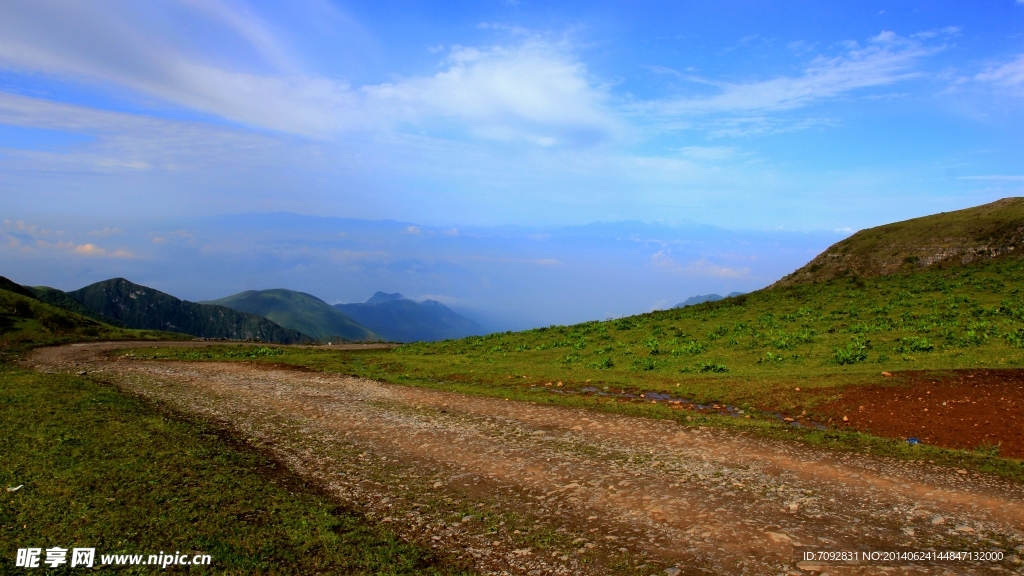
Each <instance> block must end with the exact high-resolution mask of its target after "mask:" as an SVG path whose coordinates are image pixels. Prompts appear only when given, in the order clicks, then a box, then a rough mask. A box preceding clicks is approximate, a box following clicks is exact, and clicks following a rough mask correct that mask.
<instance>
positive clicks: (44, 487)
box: [0, 365, 463, 574]
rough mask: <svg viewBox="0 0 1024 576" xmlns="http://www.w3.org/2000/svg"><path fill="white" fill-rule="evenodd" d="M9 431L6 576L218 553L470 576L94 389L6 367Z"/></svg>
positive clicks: (267, 563)
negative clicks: (50, 554) (36, 550)
mask: <svg viewBox="0 0 1024 576" xmlns="http://www.w3.org/2000/svg"><path fill="white" fill-rule="evenodd" d="M0 422H3V423H4V428H5V430H4V434H3V435H2V436H0V454H3V459H2V463H0V486H4V487H5V488H6V487H11V488H13V487H17V486H22V488H20V489H18V490H17V491H13V492H10V491H6V490H5V491H3V492H0V494H3V496H0V498H3V500H4V502H3V506H2V508H0V572H5V573H6V572H11V571H14V559H15V549H16V548H19V547H41V548H44V549H45V548H49V547H54V546H60V547H63V548H72V547H95V548H96V549H97V550H96V554H97V561H98V560H99V558H100V554H146V555H148V554H157V553H159V552H161V551H163V552H168V553H174V552H175V551H181V552H185V553H190V554H191V553H195V554H198V553H203V554H209V555H211V556H212V560H213V562H212V565H211V566H210V568H209V572H211V573H218V574H252V573H265V574H313V573H325V572H326V573H336V574H413V573H415V574H458V573H463V570H461V569H459V568H456V567H452V566H447V565H445V564H444V563H443V562H442V561H440V560H439V559H438V558H436V557H434V556H433V555H431V553H430V552H428V551H426V550H425V549H422V548H419V547H417V546H414V545H410V544H406V543H403V542H402V541H400V540H398V539H397V538H395V537H394V536H393V535H391V534H390V533H388V532H386V531H384V530H382V529H379V528H377V527H374V526H373V525H372V524H371V523H369V522H367V521H365V520H364V519H363V518H362V517H361V516H359V515H358V514H356V513H354V512H352V511H350V510H346V509H343V508H339V507H338V506H337V505H336V504H335V503H334V502H332V501H331V500H330V499H329V498H327V497H325V496H323V495H321V494H319V493H318V492H317V491H316V490H315V489H313V488H311V487H310V486H307V485H305V484H303V483H302V481H301V480H299V479H298V478H296V477H295V476H293V475H292V474H290V473H289V472H288V471H286V470H284V469H282V468H281V467H280V466H279V465H277V464H274V463H273V462H271V461H270V460H268V459H267V458H264V457H263V456H261V455H259V454H257V453H254V452H253V451H251V450H246V449H242V448H240V447H238V446H236V445H234V444H233V443H232V442H231V441H230V440H228V439H225V438H223V437H221V436H220V435H219V434H218V432H217V431H216V430H215V429H212V428H209V427H207V426H206V425H204V424H201V423H197V422H190V421H185V420H181V419H178V418H176V417H174V416H172V415H168V414H166V413H164V412H162V411H161V410H160V409H159V408H158V407H153V406H149V405H146V404H143V403H142V402H140V401H139V400H137V399H134V398H131V397H128V396H126V395H124V394H122V393H120V392H117V391H115V390H113V389H111V388H109V387H105V386H102V385H98V384H96V383H94V382H92V381H90V380H87V379H84V378H78V377H73V376H59V375H47V374H39V373H35V372H30V371H25V370H21V369H18V368H15V367H11V366H10V365H0ZM64 568H65V569H67V568H68V567H67V565H65V566H64ZM193 569H194V568H193ZM152 571H153V568H151V567H136V568H133V569H126V571H125V572H124V573H143V572H145V573H151V572H152ZM61 573H63V572H61Z"/></svg>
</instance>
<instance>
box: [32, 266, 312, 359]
mask: <svg viewBox="0 0 1024 576" xmlns="http://www.w3.org/2000/svg"><path fill="white" fill-rule="evenodd" d="M33 291H34V292H37V293H39V294H45V295H46V298H47V299H48V300H47V301H48V303H52V304H54V305H57V306H60V307H61V308H65V309H68V310H72V311H76V310H75V309H76V308H77V307H76V306H75V305H74V304H71V303H68V302H67V300H66V299H65V298H64V297H62V296H61V294H64V295H66V296H67V297H70V298H71V299H73V300H75V301H77V302H78V303H79V304H80V305H81V306H84V307H85V308H86V309H87V310H88V311H90V312H92V313H93V314H91V316H92V317H94V318H95V317H96V316H95V315H96V314H98V315H100V316H101V317H105V318H110V319H113V320H115V321H117V322H120V323H121V324H122V325H124V326H127V327H128V328H136V329H145V330H166V331H168V332H181V333H184V334H191V335H192V336H198V337H203V338H230V339H233V340H261V341H264V342H276V343H281V344H293V343H300V342H309V341H310V338H309V337H308V336H306V335H305V334H302V333H300V332H297V331H295V330H288V329H287V328H282V327H281V326H279V325H278V324H275V323H274V322H272V321H270V320H267V319H266V318H263V317H262V316H257V315H255V314H246V313H243V312H237V311H235V310H232V309H231V308H226V307H224V306H211V305H209V304H196V303H194V302H189V301H187V300H180V299H178V298H175V297H174V296H171V295H170V294H165V293H163V292H160V291H159V290H154V289H152V288H147V287H145V286H140V285H138V284H134V283H132V282H129V281H128V280H125V279H124V278H113V279H110V280H104V281H103V282H96V283H95V284H90V285H88V286H86V287H85V288H81V289H78V290H75V291H74V292H66V293H64V292H61V291H60V290H57V289H56V288H47V287H39V288H33Z"/></svg>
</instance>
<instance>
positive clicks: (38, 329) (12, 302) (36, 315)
mask: <svg viewBox="0 0 1024 576" xmlns="http://www.w3.org/2000/svg"><path fill="white" fill-rule="evenodd" d="M4 281H6V282H4ZM8 283H9V284H8ZM0 284H2V286H3V287H0V350H5V349H9V348H11V347H15V348H17V347H19V346H23V345H26V344H27V345H38V344H54V343H60V342H70V341H81V340H100V339H102V340H115V339H116V340H120V339H137V338H156V339H168V338H170V339H173V338H174V337H175V336H176V335H174V334H167V333H164V332H140V331H138V330H124V329H121V328H117V327H114V326H110V325H108V324H104V323H102V322H98V321H96V320H94V319H92V318H89V317H86V316H83V315H81V314H76V313H74V312H70V311H68V310H64V309H62V308H59V307H57V306H52V305H50V304H47V303H45V302H41V301H40V300H39V299H37V298H36V297H35V296H32V295H31V294H32V293H31V291H29V290H28V289H26V288H25V287H23V286H19V285H17V284H14V283H13V282H10V281H9V280H7V279H6V278H2V280H0ZM12 285H13V286H12ZM5 288H12V289H13V290H9V289H5ZM18 288H21V290H18Z"/></svg>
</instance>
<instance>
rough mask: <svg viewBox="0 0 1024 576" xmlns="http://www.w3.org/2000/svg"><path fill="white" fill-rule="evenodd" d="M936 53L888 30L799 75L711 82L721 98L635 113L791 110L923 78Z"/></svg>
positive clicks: (659, 104)
mask: <svg viewBox="0 0 1024 576" xmlns="http://www.w3.org/2000/svg"><path fill="white" fill-rule="evenodd" d="M934 52H935V49H934V48H928V47H925V46H924V45H923V44H921V43H920V42H917V41H915V40H909V39H906V38H902V37H900V36H898V35H896V34H894V33H893V32H888V31H886V32H882V33H880V34H879V35H877V36H875V37H873V38H871V39H870V40H869V42H868V44H867V45H866V46H860V45H859V44H856V43H854V44H853V45H851V46H850V47H849V49H848V50H847V51H846V53H844V54H842V55H839V56H834V57H825V56H819V57H817V58H815V59H814V60H812V61H811V62H810V64H809V65H808V66H807V67H806V68H805V69H804V71H803V73H802V74H800V75H798V76H780V77H777V78H773V79H770V80H761V81H755V82H748V83H728V82H711V81H706V83H710V84H714V85H716V86H717V87H718V88H719V93H718V94H716V95H713V96H707V97H693V98H678V99H673V100H659V101H655V102H650V103H641V104H638V105H637V106H636V108H637V110H638V111H641V112H644V113H649V114H653V115H655V116H686V115H694V114H710V113H739V114H748V113H758V112H761V113H763V112H779V111H785V110H792V109H795V108H801V107H805V106H810V105H812V104H816V103H819V102H821V101H824V100H827V99H832V98H836V97H840V96H844V95H846V94H848V93H850V92H854V91H856V90H861V89H864V88H871V87H876V86H887V85H891V84H895V83H897V82H900V81H903V80H907V79H910V78H915V77H918V76H919V74H918V73H917V72H916V71H915V70H914V68H915V65H916V64H917V63H918V62H920V60H921V59H923V58H924V57H926V56H928V55H930V54H932V53H934Z"/></svg>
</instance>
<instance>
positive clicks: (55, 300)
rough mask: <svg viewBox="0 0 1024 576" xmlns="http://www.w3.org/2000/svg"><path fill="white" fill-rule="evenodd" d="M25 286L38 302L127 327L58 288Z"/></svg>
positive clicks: (112, 324)
mask: <svg viewBox="0 0 1024 576" xmlns="http://www.w3.org/2000/svg"><path fill="white" fill-rule="evenodd" d="M26 288H27V289H28V290H29V291H30V292H31V293H32V294H33V295H34V296H35V298H37V299H38V300H39V301H40V302H46V303H47V304H49V305H51V306H56V307H58V308H63V309H65V310H67V311H69V312H74V313H76V314H81V315H82V316H88V317H89V318H92V319H93V320H98V321H100V322H103V323H104V324H110V325H111V326H117V327H118V328H127V326H126V325H125V323H124V322H121V321H120V320H117V319H116V318H110V317H108V316H104V315H103V314H100V313H98V312H93V311H92V310H90V309H88V308H86V307H85V305H84V304H82V303H81V302H79V301H78V300H75V299H74V298H72V297H71V295H69V294H68V293H67V292H65V291H63V290H58V289H57V288H50V287H49V286H26Z"/></svg>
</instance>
